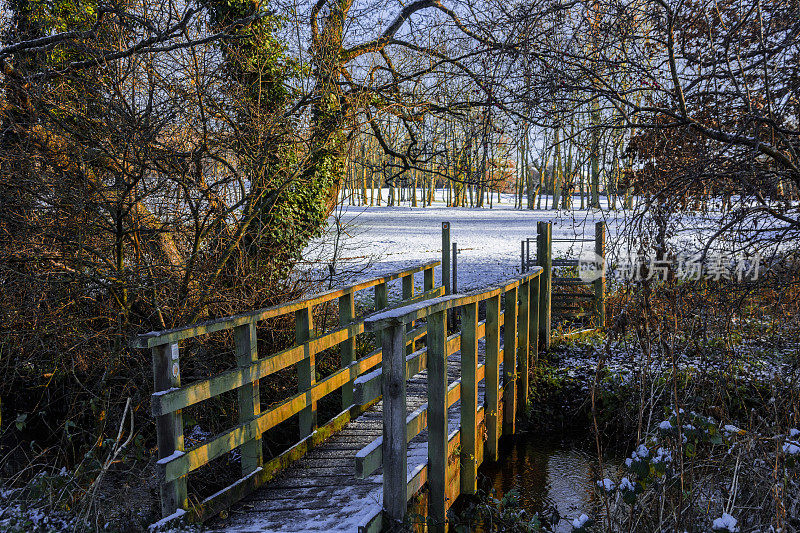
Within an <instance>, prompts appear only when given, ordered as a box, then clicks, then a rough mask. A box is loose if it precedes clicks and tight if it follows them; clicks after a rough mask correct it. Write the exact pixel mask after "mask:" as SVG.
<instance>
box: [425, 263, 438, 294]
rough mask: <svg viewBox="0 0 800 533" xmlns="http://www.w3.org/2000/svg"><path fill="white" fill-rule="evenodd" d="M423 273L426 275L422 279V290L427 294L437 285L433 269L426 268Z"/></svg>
mask: <svg viewBox="0 0 800 533" xmlns="http://www.w3.org/2000/svg"><path fill="white" fill-rule="evenodd" d="M423 272H424V273H423V278H422V288H423V290H424V291H425V292H428V291H429V290H432V289H433V287H434V286H435V285H436V283H435V281H434V277H433V275H434V270H433V267H431V268H426V269H425V270H424V271H423Z"/></svg>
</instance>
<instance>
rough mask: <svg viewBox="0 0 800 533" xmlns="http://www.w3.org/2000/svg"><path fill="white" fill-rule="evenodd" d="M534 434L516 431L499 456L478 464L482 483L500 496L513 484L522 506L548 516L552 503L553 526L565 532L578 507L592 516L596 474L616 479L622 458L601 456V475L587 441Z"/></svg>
mask: <svg viewBox="0 0 800 533" xmlns="http://www.w3.org/2000/svg"><path fill="white" fill-rule="evenodd" d="M537 437H538V436H537V435H536V434H533V433H527V434H520V435H518V436H516V437H515V438H514V439H513V440H512V441H511V442H508V443H505V445H504V447H503V449H502V450H501V460H500V461H498V462H497V463H491V462H486V463H484V465H483V466H482V467H481V469H480V473H481V476H480V484H481V487H480V488H481V489H483V490H484V491H487V492H489V491H492V490H494V492H495V497H496V498H498V499H500V498H501V497H502V495H504V494H505V493H507V492H508V491H510V490H512V489H516V490H517V491H518V492H519V494H520V500H521V501H520V503H521V505H522V507H523V508H524V509H525V510H526V511H528V512H529V513H530V514H533V513H540V514H544V515H545V516H550V514H551V513H552V510H553V509H555V510H557V511H558V514H559V515H560V516H561V521H560V522H559V525H558V528H557V531H565V532H569V531H571V530H572V527H571V523H572V520H573V519H574V518H577V517H579V516H580V515H581V514H582V513H586V514H587V515H589V516H591V515H592V514H594V513H595V512H596V511H597V510H598V506H599V505H600V501H599V500H598V499H597V497H596V490H595V487H596V483H597V480H598V479H602V478H604V477H609V478H611V479H614V480H616V479H618V475H617V472H618V468H619V465H620V464H621V462H622V461H621V460H620V459H619V458H615V457H608V458H604V460H603V470H604V474H603V475H600V465H599V461H598V459H597V454H596V453H594V452H593V450H592V448H591V444H590V443H589V444H583V445H581V446H574V445H569V444H565V443H563V442H554V441H549V440H543V439H541V438H537Z"/></svg>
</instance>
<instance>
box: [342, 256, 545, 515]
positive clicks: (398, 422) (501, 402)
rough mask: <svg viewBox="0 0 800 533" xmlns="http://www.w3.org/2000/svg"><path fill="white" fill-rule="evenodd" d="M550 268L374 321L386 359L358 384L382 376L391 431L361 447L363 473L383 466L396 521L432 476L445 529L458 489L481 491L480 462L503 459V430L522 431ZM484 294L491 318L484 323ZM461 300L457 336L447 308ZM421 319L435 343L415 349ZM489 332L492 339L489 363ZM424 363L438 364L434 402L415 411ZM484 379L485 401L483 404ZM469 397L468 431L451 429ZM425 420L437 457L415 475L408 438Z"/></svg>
mask: <svg viewBox="0 0 800 533" xmlns="http://www.w3.org/2000/svg"><path fill="white" fill-rule="evenodd" d="M541 273H542V268H541V267H535V268H533V269H532V270H531V271H529V272H525V273H523V274H522V275H520V276H517V277H515V278H512V279H510V280H508V281H507V282H505V283H503V284H500V285H497V286H493V287H490V288H488V289H484V290H481V291H477V292H472V293H468V294H456V295H450V296H444V297H440V298H435V299H432V300H428V301H425V302H420V303H416V304H413V305H408V306H404V307H400V308H396V309H393V310H390V311H385V312H382V313H378V314H375V315H372V316H370V317H368V318H367V319H366V321H365V327H366V329H367V330H368V331H381V332H382V342H383V354H384V357H383V361H382V367H381V370H380V372H379V373H378V372H377V371H376V372H373V375H366V376H363V377H362V378H360V379H359V382H357V384H356V390H357V391H359V389H360V390H361V392H360V394H361V395H362V397H361V399H368V398H370V397H372V396H374V395H375V394H376V393H377V390H376V389H375V388H374V387H375V385H374V383H373V381H374V380H375V379H377V378H379V381H380V384H381V388H382V391H383V434H382V437H380V438H379V439H376V440H375V441H373V442H372V443H371V444H370V445H368V446H367V447H365V448H364V449H362V450H361V451H360V452H359V453H358V455H357V457H356V471H357V473H358V474H359V475H360V476H362V477H366V476H369V475H371V474H372V473H374V472H375V471H376V470H377V469H378V468H380V467H381V466H382V467H383V511H384V514H385V516H386V517H387V518H388V519H389V521H395V522H400V521H402V520H403V519H404V517H405V514H406V507H407V503H408V501H409V500H410V499H411V498H412V497H413V496H414V495H415V494H416V493H417V492H419V491H420V489H421V488H422V486H423V485H424V484H425V483H426V482H427V484H428V487H429V492H428V515H429V517H430V519H431V521H432V523H431V524H430V525H431V526H432V527H433V528H435V529H439V527H440V526H443V525H444V523H445V516H446V511H447V508H448V507H449V506H450V505H451V504H452V503H453V502H454V501H455V500H456V498H457V497H458V495H459V494H461V493H470V494H474V493H475V491H476V489H477V467H478V465H479V464H480V463H481V462H482V461H483V459H484V458H485V457H489V458H491V459H492V460H496V459H497V456H498V439H499V437H500V436H501V434H502V435H507V434H512V433H514V431H515V420H516V415H517V411H518V408H521V407H523V406H525V407H527V405H528V379H529V375H528V370H529V366H530V363H529V361H530V359H529V357H530V354H531V353H533V354H534V355H535V354H536V353H537V351H538V337H539V335H538V332H539V321H540V318H541V317H540V305H539V301H540V287H539V281H540V277H541ZM541 296H542V297H547V295H546V294H542V295H541ZM501 300H502V302H503V311H501ZM482 302H483V305H484V306H485V317H486V318H485V319H484V320H481V321H479V315H478V312H479V304H481V303H482ZM455 308H460V315H461V328H460V331H459V332H457V333H456V334H454V335H451V336H449V337H448V335H447V331H448V328H447V311H448V310H449V309H455ZM421 319H425V321H426V323H427V340H426V347H425V348H423V349H421V350H419V351H417V352H415V353H413V354H411V355H407V353H406V349H405V341H404V339H405V337H404V335H405V332H406V328H407V325H408V324H410V323H411V322H413V321H417V320H421ZM501 327H502V328H503V330H502V335H503V346H502V348H501V343H500V338H501V337H500V336H501V329H500V328H501ZM482 338H485V339H486V340H485V357H484V362H483V363H482V364H481V363H479V361H478V341H479V340H480V339H482ZM458 351H460V352H461V368H460V378H459V379H458V380H456V381H455V382H454V383H452V384H450V385H449V386H448V383H447V357H448V356H449V355H451V354H453V353H455V352H458ZM501 362H502V365H501ZM501 367H502V380H501V375H500V372H501ZM423 368H427V371H428V376H427V395H428V396H427V400H428V401H427V404H425V405H423V406H422V407H420V408H419V409H417V410H416V411H415V412H413V413H411V414H410V415H406V410H407V409H406V380H407V379H408V378H410V377H411V376H413V375H414V374H416V373H418V372H419V371H421V370H422V369H423ZM481 381H484V402H483V405H478V384H479V382H481ZM357 397H358V393H357ZM459 400H460V401H461V410H460V412H461V415H460V416H461V420H460V422H461V424H460V430H459V431H457V432H454V433H453V434H448V417H447V411H448V408H449V407H450V406H452V405H453V404H455V403H456V402H457V401H459ZM425 428H427V429H428V462H427V464H426V465H423V466H422V467H420V468H418V469H417V470H415V471H414V472H412V474H411V476H410V477H408V472H407V467H408V465H407V461H408V459H407V454H408V443H409V441H411V439H413V438H414V437H415V436H416V435H418V434H419V433H420V432H421V431H422V430H424V429H425ZM484 435H485V438H484ZM484 441H485V442H484ZM375 518H376V521H375V522H373V523H371V524H369V525H368V526H367V527H366V528H365V529H367V530H372V529H376V528H377V527H378V523H377V521H378V520H380V521H382V520H383V517H382V516H377V517H375ZM383 525H386V524H383Z"/></svg>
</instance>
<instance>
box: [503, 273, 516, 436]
mask: <svg viewBox="0 0 800 533" xmlns="http://www.w3.org/2000/svg"><path fill="white" fill-rule="evenodd" d="M503 330H504V331H503V333H504V339H503V387H504V391H503V435H511V434H513V433H514V431H515V423H516V418H517V375H516V374H517V289H516V288H513V289H509V290H508V291H506V294H505V311H504V312H503Z"/></svg>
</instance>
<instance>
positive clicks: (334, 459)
mask: <svg viewBox="0 0 800 533" xmlns="http://www.w3.org/2000/svg"><path fill="white" fill-rule="evenodd" d="M501 338H502V337H501ZM478 353H479V359H480V362H483V354H484V341H483V340H481V341H479V344H478ZM460 375H461V354H460V352H457V353H455V354H453V355H451V356H450V357H448V360H447V379H448V385H449V384H451V383H453V382H455V381H456V380H458V379H459V378H460ZM502 376H503V371H502V363H501V364H500V378H501V380H502ZM483 385H484V381H483V380H482V381H481V382H480V383H479V384H478V405H482V404H483V399H484V394H483ZM426 402H427V371H425V370H423V371H422V372H420V373H419V374H417V375H415V376H413V377H411V378H409V380H408V382H407V401H406V412H407V414H411V413H412V412H414V411H415V410H417V409H418V408H420V407H421V406H423V404H425V403H426ZM382 406H383V402H382V401H379V402H378V403H376V404H375V405H374V406H373V407H372V408H370V409H369V410H367V411H366V412H365V413H364V414H362V415H361V416H360V417H358V418H356V419H355V420H353V421H351V422H349V423H348V424H347V425H346V426H345V427H344V428H343V429H342V430H341V431H340V432H338V433H336V434H335V435H334V436H332V437H331V438H330V439H328V440H327V441H326V442H325V443H324V444H322V445H321V446H319V447H318V448H315V449H314V450H312V451H310V452H309V453H308V454H307V455H306V456H305V457H303V458H302V459H300V460H299V461H298V462H296V463H294V464H293V465H292V466H290V467H289V468H287V469H286V470H285V471H284V472H283V473H282V474H281V475H280V476H278V477H277V478H276V479H274V480H272V481H271V482H269V483H267V484H266V485H265V486H263V487H262V488H260V489H259V490H257V491H256V492H254V493H253V494H251V495H250V496H248V497H247V498H245V499H244V500H242V501H241V502H239V503H238V504H236V505H235V506H233V507H232V508H231V509H230V511H229V514H228V518H227V519H225V520H222V519H218V520H216V521H214V522H211V523H209V524H208V526H209V527H208V530H209V531H215V532H270V531H281V532H284V531H286V532H288V531H292V532H302V531H352V532H355V531H358V530H359V527H363V526H365V525H366V524H368V523H369V522H370V521H371V520H372V519H373V518H374V517H375V516H376V515H378V514H379V513H380V512H381V508H382V501H383V484H382V483H383V476H382V472H381V470H378V471H377V472H376V473H375V474H373V475H372V476H370V477H368V478H366V479H359V478H357V477H356V471H355V460H356V454H357V453H358V451H359V450H361V449H362V448H364V447H365V446H367V445H369V444H370V443H372V442H373V441H374V440H375V439H376V438H378V437H380V436H381V435H382V423H383V413H382ZM460 409H461V401H460V400H459V401H457V402H456V403H455V404H453V405H452V406H451V407H450V409H449V410H448V433H452V432H453V431H455V430H456V429H458V427H459V422H460V418H461V417H460ZM427 435H428V434H427V431H425V430H423V431H422V432H421V433H420V434H419V435H417V436H416V437H414V438H413V439H412V440H411V441H410V442H409V444H408V473H409V475H410V474H411V473H412V472H414V471H415V470H417V469H418V468H419V467H420V466H422V465H424V464H425V463H426V462H427V460H428V445H427V438H428V437H427Z"/></svg>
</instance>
